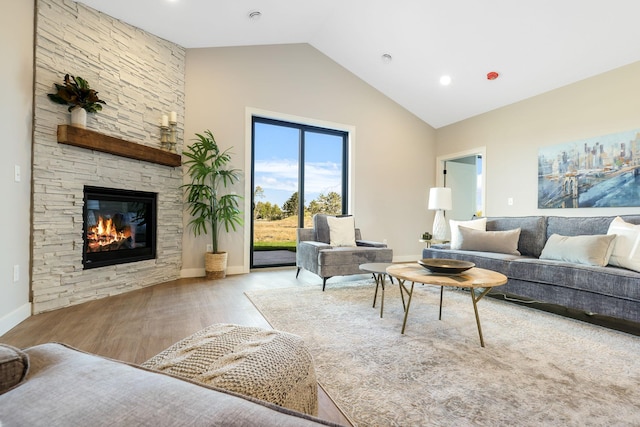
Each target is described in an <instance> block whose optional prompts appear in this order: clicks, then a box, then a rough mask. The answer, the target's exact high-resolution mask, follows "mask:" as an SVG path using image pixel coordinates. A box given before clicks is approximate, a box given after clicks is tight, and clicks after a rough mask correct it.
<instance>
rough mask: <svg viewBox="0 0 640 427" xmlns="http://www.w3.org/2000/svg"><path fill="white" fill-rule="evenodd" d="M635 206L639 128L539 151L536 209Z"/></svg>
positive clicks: (639, 202)
mask: <svg viewBox="0 0 640 427" xmlns="http://www.w3.org/2000/svg"><path fill="white" fill-rule="evenodd" d="M623 206H624V207H628V206H640V129H634V130H630V131H626V132H619V133H614V134H610V135H604V136H599V137H596V138H589V139H584V140H580V141H574V142H569V143H565V144H560V145H554V146H552V147H543V148H541V149H540V150H539V152H538V208H541V209H546V208H597V207H623Z"/></svg>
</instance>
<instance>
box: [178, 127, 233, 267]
mask: <svg viewBox="0 0 640 427" xmlns="http://www.w3.org/2000/svg"><path fill="white" fill-rule="evenodd" d="M182 154H183V155H184V156H185V157H187V160H185V162H184V164H185V165H186V166H188V169H187V174H188V175H189V177H190V178H191V182H190V183H188V184H184V185H183V188H185V190H186V198H187V204H188V205H189V213H190V214H191V216H192V218H191V220H190V221H189V225H190V226H191V228H192V230H193V233H194V235H195V236H196V237H197V236H199V235H201V234H205V235H206V234H210V235H211V247H212V249H213V251H212V252H207V253H206V254H205V271H206V275H207V278H209V279H221V278H224V277H225V276H226V269H227V252H224V251H220V250H219V248H218V241H219V239H218V237H219V233H220V232H221V231H222V230H223V229H224V231H226V232H229V230H233V231H236V227H237V226H240V225H242V223H243V220H242V212H241V211H240V209H239V200H240V199H241V197H240V196H239V195H237V194H222V193H221V190H223V189H224V188H226V187H228V186H231V185H233V184H234V183H236V182H238V181H239V180H240V174H241V171H240V170H239V169H233V168H228V167H227V166H228V164H229V162H230V161H231V154H230V148H229V149H227V150H224V151H222V150H220V148H219V147H218V144H217V142H216V140H215V138H214V136H213V134H212V133H211V131H210V130H206V131H204V132H203V133H202V134H199V133H196V138H195V139H194V142H193V144H191V145H190V146H188V147H187V148H186V149H185V150H184V151H183V152H182Z"/></svg>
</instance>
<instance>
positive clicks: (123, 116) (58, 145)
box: [30, 0, 186, 314]
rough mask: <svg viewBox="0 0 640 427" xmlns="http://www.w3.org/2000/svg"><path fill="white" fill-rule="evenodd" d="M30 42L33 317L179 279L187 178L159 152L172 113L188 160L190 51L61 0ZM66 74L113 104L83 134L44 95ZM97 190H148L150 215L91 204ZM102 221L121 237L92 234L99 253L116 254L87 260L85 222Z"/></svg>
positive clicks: (43, 8) (45, 11)
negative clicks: (186, 118) (116, 240)
mask: <svg viewBox="0 0 640 427" xmlns="http://www.w3.org/2000/svg"><path fill="white" fill-rule="evenodd" d="M35 43H36V47H35V98H34V121H33V124H34V134H33V150H32V154H33V164H32V185H33V191H32V213H31V214H32V215H31V216H32V232H31V260H32V265H31V275H30V277H31V302H32V310H33V313H34V314H36V313H40V312H44V311H49V310H55V309H58V308H62V307H67V306H70V305H75V304H80V303H83V302H86V301H91V300H95V299H98V298H103V297H107V296H110V295H116V294H122V293H125V292H129V291H133V290H135V289H139V288H143V287H146V286H151V285H155V284H159V283H163V282H168V281H171V280H175V279H178V278H179V277H180V271H181V267H182V234H183V203H182V198H183V192H182V189H181V188H180V186H181V185H182V177H183V171H182V167H181V166H180V156H179V155H175V154H174V155H173V156H174V157H177V161H174V160H173V159H171V158H169V159H168V160H167V155H168V154H169V153H168V152H165V151H163V150H160V124H161V117H162V115H163V114H167V112H169V111H177V113H178V145H177V150H178V152H181V151H182V140H183V136H182V132H183V126H184V121H183V118H184V71H185V53H186V52H185V49H184V48H183V47H181V46H178V45H176V44H174V43H170V42H168V41H166V40H163V39H161V38H159V37H156V36H154V35H152V34H149V33H146V32H144V31H142V30H140V29H138V28H135V27H132V26H130V25H128V24H126V23H124V22H122V21H119V20H117V19H114V18H111V17H109V16H107V15H105V14H103V13H100V12H97V11H95V10H93V9H91V8H89V7H87V6H85V5H83V4H82V3H79V2H69V1H65V0H38V2H37V8H36V37H35ZM65 73H70V74H73V75H79V76H81V77H83V78H85V79H87V80H88V81H89V82H90V84H91V87H92V88H95V89H96V90H98V91H99V93H100V98H101V99H104V100H105V101H106V105H105V106H104V108H103V110H102V111H101V112H98V113H97V114H90V115H89V117H88V120H87V129H70V127H69V126H68V123H69V113H68V111H67V109H66V108H65V107H64V106H61V105H58V104H55V103H53V102H51V101H50V100H49V99H48V98H47V96H46V95H47V93H50V92H52V90H53V88H54V86H53V84H54V83H55V82H60V81H61V79H62V78H63V77H64V75H65ZM61 130H63V131H65V134H66V135H65V137H63V138H61V135H60V131H61ZM78 141H80V142H81V143H79V142H78ZM169 157H171V156H169ZM98 188H100V189H105V188H106V189H115V190H116V193H118V194H115V196H118V197H121V196H123V195H124V196H128V195H130V194H131V193H129V192H136V193H137V194H138V195H141V194H144V193H146V194H152V195H153V196H152V198H153V199H155V214H151V216H150V217H148V216H145V219H143V220H139V219H136V215H137V209H136V207H135V206H133V205H129V206H127V205H128V204H129V203H130V202H129V201H127V200H125V201H123V200H120V201H117V202H115V203H118V205H117V206H116V205H115V204H113V203H114V201H113V200H111V199H109V197H112V196H113V194H112V195H111V196H103V195H100V196H99V197H98V198H93V195H90V196H89V197H87V189H98ZM119 190H126V191H124V192H120V191H119ZM105 197H107V198H105ZM123 203H124V206H123ZM145 203H147V202H145ZM101 215H102V216H103V223H104V222H105V220H106V219H111V223H112V226H113V224H114V223H115V229H116V235H117V234H118V233H122V234H123V235H124V240H123V241H122V242H120V243H113V242H110V243H108V242H107V239H108V237H107V236H106V234H105V233H106V232H105V231H96V232H94V233H97V239H98V240H100V241H101V243H102V244H103V245H111V244H112V243H113V245H112V246H109V247H110V248H114V247H115V248H119V249H116V250H113V251H112V250H109V251H102V250H100V251H96V252H87V249H88V247H94V246H95V245H93V243H90V242H88V241H87V240H86V238H87V231H88V230H87V226H85V219H87V218H91V219H90V220H89V221H88V222H90V223H94V222H95V223H96V225H97V222H98V220H99V219H98V218H97V217H99V216H101ZM105 217H109V218H105ZM160 224H161V226H160ZM103 226H104V224H103ZM132 234H133V235H135V241H134V240H133V236H132ZM142 236H144V239H142ZM149 236H151V237H152V239H151V240H148V238H149ZM94 237H95V236H94ZM141 242H144V243H141ZM154 242H155V243H154ZM94 243H95V242H94ZM118 245H124V246H118ZM127 245H128V246H132V248H129V247H127ZM98 246H99V245H98ZM104 254H108V255H104ZM114 254H117V258H120V256H121V255H124V254H127V256H128V255H133V256H132V257H130V258H129V259H128V260H126V262H120V261H122V259H117V260H115V261H114V260H113V259H109V258H111V257H112V256H116V255H114ZM105 258H107V259H105Z"/></svg>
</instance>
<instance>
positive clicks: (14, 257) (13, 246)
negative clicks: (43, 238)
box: [0, 1, 35, 335]
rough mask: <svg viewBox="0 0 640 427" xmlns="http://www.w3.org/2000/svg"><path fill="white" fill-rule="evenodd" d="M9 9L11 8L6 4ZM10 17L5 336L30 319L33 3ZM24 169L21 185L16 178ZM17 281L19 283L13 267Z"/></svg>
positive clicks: (2, 46)
mask: <svg viewBox="0 0 640 427" xmlns="http://www.w3.org/2000/svg"><path fill="white" fill-rule="evenodd" d="M5 6H6V7H7V8H9V5H8V4H7V5H5ZM10 10H11V13H8V12H7V11H5V12H4V13H1V14H0V57H2V58H4V59H5V60H4V61H3V63H2V67H0V80H2V81H3V82H5V83H6V84H4V85H3V86H4V87H3V90H2V96H0V129H2V133H3V145H4V146H5V149H4V150H3V151H4V155H3V156H0V170H1V171H2V173H1V174H0V193H1V194H2V196H3V198H4V203H5V206H4V207H3V208H2V209H0V224H3V225H4V226H3V227H2V239H0V253H2V256H1V257H0V295H1V297H0V335H2V334H4V333H5V332H6V331H8V330H9V329H11V328H12V327H13V326H15V325H17V324H18V323H20V322H21V321H22V320H24V319H26V318H27V317H29V315H30V314H31V306H30V304H29V262H30V255H29V227H30V221H29V219H30V218H29V214H28V212H30V211H31V202H30V195H31V166H30V164H31V126H32V115H33V106H32V105H33V101H32V100H33V19H34V10H35V6H34V2H33V1H19V2H12V4H11V6H10ZM15 166H18V167H19V168H20V182H16V181H15V179H14V171H15ZM15 265H17V266H18V274H19V277H18V280H14V266H15Z"/></svg>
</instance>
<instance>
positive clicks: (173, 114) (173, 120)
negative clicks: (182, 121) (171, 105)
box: [169, 111, 178, 123]
mask: <svg viewBox="0 0 640 427" xmlns="http://www.w3.org/2000/svg"><path fill="white" fill-rule="evenodd" d="M169 114H170V116H169V121H170V122H171V123H177V122H178V115H177V114H176V112H175V111H172V112H171V113H169Z"/></svg>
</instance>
